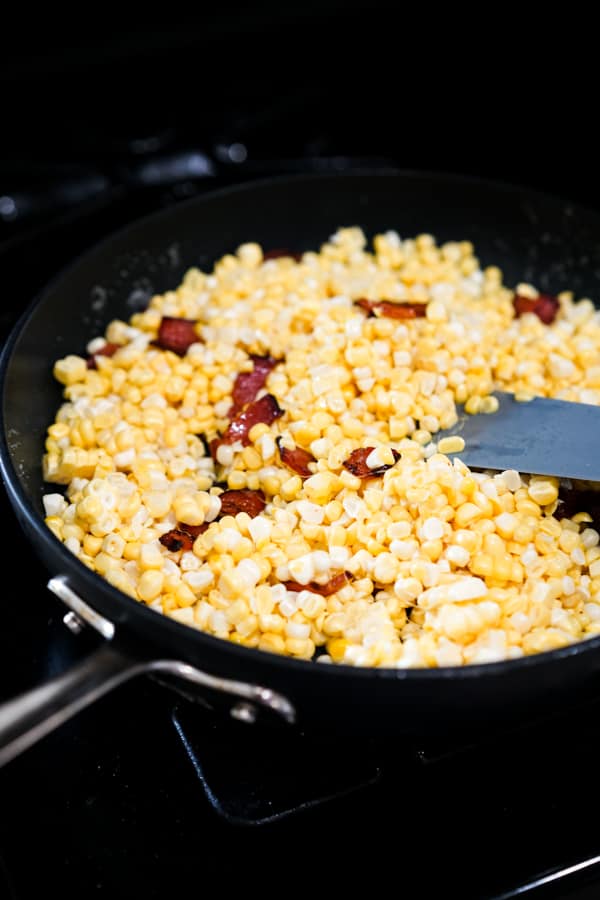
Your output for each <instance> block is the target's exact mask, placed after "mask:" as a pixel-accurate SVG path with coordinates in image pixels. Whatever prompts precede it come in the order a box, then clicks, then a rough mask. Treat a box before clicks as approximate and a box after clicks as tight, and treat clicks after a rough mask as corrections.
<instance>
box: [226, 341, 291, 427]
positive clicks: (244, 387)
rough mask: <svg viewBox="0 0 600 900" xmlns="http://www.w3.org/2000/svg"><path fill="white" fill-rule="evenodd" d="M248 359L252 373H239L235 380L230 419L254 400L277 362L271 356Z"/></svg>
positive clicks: (254, 356) (253, 356)
mask: <svg viewBox="0 0 600 900" xmlns="http://www.w3.org/2000/svg"><path fill="white" fill-rule="evenodd" d="M250 359H251V360H252V362H253V363H254V368H253V369H252V371H251V372H240V373H239V375H238V376H237V378H236V379H235V384H234V385H233V393H232V397H233V406H232V407H231V409H230V410H229V418H230V419H233V418H234V416H236V415H237V414H238V412H239V411H240V410H241V409H243V408H244V406H245V405H246V404H247V403H252V401H253V400H255V399H256V395H257V394H258V392H259V391H260V389H261V388H263V387H264V386H265V382H266V380H267V376H268V374H269V372H270V371H271V369H273V368H274V367H275V366H276V365H277V363H278V362H279V360H278V359H273V357H272V356H256V355H254V354H253V355H252V356H251V357H250Z"/></svg>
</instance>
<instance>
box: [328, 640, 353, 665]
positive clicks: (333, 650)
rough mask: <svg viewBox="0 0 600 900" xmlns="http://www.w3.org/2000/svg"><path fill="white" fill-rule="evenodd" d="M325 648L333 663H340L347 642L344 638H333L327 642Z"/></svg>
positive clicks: (344, 653)
mask: <svg viewBox="0 0 600 900" xmlns="http://www.w3.org/2000/svg"><path fill="white" fill-rule="evenodd" d="M325 646H326V647H327V652H328V653H329V655H330V656H331V658H332V660H333V661H334V662H342V660H343V659H344V656H345V655H346V648H347V647H348V641H347V640H346V639H345V638H333V639H332V640H329V641H327V643H326V645H325Z"/></svg>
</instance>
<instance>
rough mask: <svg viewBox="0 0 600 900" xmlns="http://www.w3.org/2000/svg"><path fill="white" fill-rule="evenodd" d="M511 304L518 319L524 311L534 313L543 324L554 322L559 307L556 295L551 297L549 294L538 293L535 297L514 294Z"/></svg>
mask: <svg viewBox="0 0 600 900" xmlns="http://www.w3.org/2000/svg"><path fill="white" fill-rule="evenodd" d="M513 306H514V308H515V316H516V318H517V319H518V318H519V316H522V315H523V314H524V313H528V312H532V313H534V314H535V315H536V316H537V317H538V319H540V321H542V322H543V323H544V325H550V324H552V322H554V320H555V318H556V314H557V312H558V310H559V309H560V301H559V299H558V297H552V296H551V295H550V294H538V296H537V297H535V298H533V297H523V295H522V294H515V296H514V297H513Z"/></svg>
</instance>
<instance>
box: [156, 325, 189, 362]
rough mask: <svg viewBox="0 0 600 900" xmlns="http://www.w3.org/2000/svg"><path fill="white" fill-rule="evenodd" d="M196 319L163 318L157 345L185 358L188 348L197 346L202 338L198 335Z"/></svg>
mask: <svg viewBox="0 0 600 900" xmlns="http://www.w3.org/2000/svg"><path fill="white" fill-rule="evenodd" d="M195 326H196V321H195V319H179V318H177V317H173V316H163V317H162V320H161V323H160V327H159V329H158V337H157V339H156V343H157V345H158V346H159V347H162V349H163V350H172V351H173V353H177V354H179V356H185V354H186V353H187V349H188V347H190V346H191V345H192V344H196V343H197V342H198V341H199V340H200V338H199V337H198V335H197V334H196V327H195Z"/></svg>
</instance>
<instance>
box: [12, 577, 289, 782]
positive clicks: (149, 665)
mask: <svg viewBox="0 0 600 900" xmlns="http://www.w3.org/2000/svg"><path fill="white" fill-rule="evenodd" d="M48 587H49V588H50V590H52V591H53V593H55V594H57V596H59V597H60V598H61V600H63V602H65V603H66V604H67V605H68V606H69V607H70V608H71V610H72V611H73V612H74V613H75V614H76V616H77V621H79V622H80V623H83V622H87V623H88V624H89V625H92V627H94V628H95V630H96V631H98V633H99V634H102V635H103V636H104V637H105V638H106V639H107V643H105V644H103V645H101V646H100V647H99V649H97V650H96V651H94V653H92V654H91V656H88V657H86V658H85V659H84V660H82V661H81V662H78V663H76V664H75V665H74V666H73V667H72V668H71V669H69V670H68V671H67V672H63V673H62V674H60V675H57V676H56V677H55V678H52V679H51V680H50V681H47V682H45V684H42V685H40V686H38V687H35V688H33V689H32V690H31V691H28V692H27V693H25V694H21V695H20V696H19V697H16V698H15V699H14V700H9V701H7V702H6V703H4V704H2V705H0V766H3V765H4V764H5V763H7V762H9V761H10V760H11V759H13V758H14V757H15V756H17V755H18V754H19V753H22V752H23V750H26V749H27V748H28V747H30V746H31V745H32V744H34V743H35V742H36V741H39V740H40V738H42V737H44V735H46V734H49V733H50V732H51V731H54V729H55V728H58V727H59V726H60V725H62V724H63V723H64V722H66V721H67V720H68V719H70V718H71V716H74V715H75V713H77V712H79V710H81V709H84V708H85V707H86V706H88V705H89V704H90V703H93V702H94V701H95V700H97V699H98V698H99V697H102V695H103V694H106V693H108V692H109V691H112V689H113V688H115V687H117V686H118V685H119V684H122V683H123V682H124V681H128V680H129V679H130V678H133V677H135V676H136V675H141V674H142V673H145V672H147V673H160V674H165V675H170V676H173V677H175V678H177V679H180V680H183V681H185V682H187V683H188V684H191V685H193V686H195V687H202V688H208V689H210V690H214V691H221V692H223V693H226V694H230V695H231V696H233V697H234V698H236V700H238V701H240V700H241V701H242V703H241V704H240V703H238V704H237V705H236V706H234V708H233V710H232V712H233V714H234V715H237V717H238V718H242V719H244V720H245V721H252V717H251V715H250V714H249V710H250V711H251V710H252V709H253V708H254V706H257V705H258V706H262V707H266V708H267V709H270V710H271V711H272V712H274V713H275V714H276V715H278V716H280V717H281V718H282V719H284V720H285V721H286V722H288V723H290V724H291V723H293V722H294V721H295V719H296V712H295V709H294V707H293V706H292V704H291V703H290V701H289V700H288V699H287V697H284V696H283V695H282V694H279V693H277V692H276V691H273V690H271V689H270V688H266V687H262V686H261V685H258V684H248V683H247V682H245V681H237V680H233V679H229V678H221V677H219V676H217V675H211V674H209V673H208V672H203V671H201V670H200V669H197V668H195V667H194V666H191V665H189V664H188V663H186V662H183V661H181V660H177V659H136V658H134V657H131V656H128V655H127V654H126V653H124V652H123V651H121V650H119V649H118V648H116V647H114V646H113V645H112V644H110V643H109V641H110V640H111V638H112V637H113V634H114V626H113V625H112V623H111V622H108V620H106V619H102V617H99V616H98V614H97V613H96V612H95V610H93V609H92V608H91V607H89V606H88V605H87V604H86V603H85V602H84V601H83V600H82V599H81V598H80V597H79V596H78V595H77V594H75V593H74V591H73V590H72V589H71V588H70V587H69V586H68V585H67V583H66V579H64V578H62V577H60V576H59V577H58V578H53V579H51V581H50V582H49V584H48ZM68 615H71V614H68ZM236 711H237V713H236ZM242 713H244V715H242Z"/></svg>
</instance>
